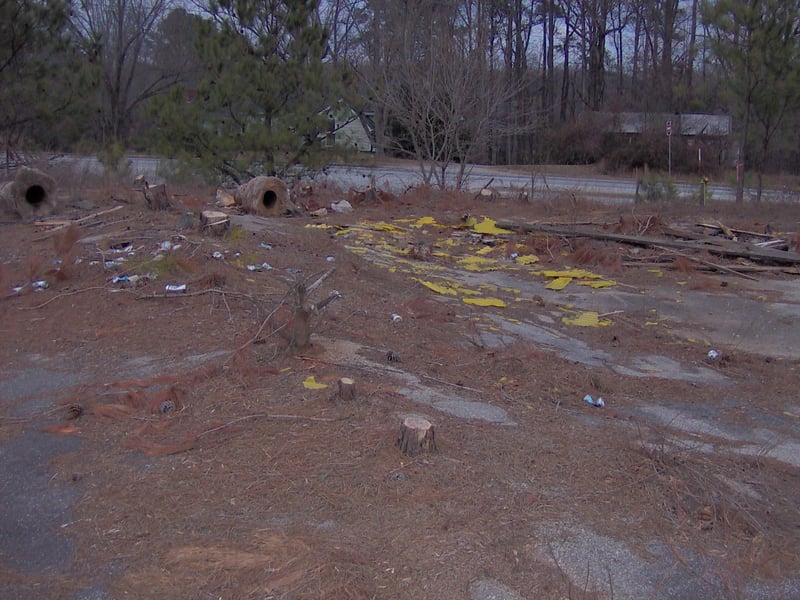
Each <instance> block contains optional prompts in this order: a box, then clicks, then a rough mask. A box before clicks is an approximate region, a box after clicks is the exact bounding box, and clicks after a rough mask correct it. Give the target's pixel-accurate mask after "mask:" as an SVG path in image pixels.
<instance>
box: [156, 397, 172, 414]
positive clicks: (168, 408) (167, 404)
mask: <svg viewBox="0 0 800 600" xmlns="http://www.w3.org/2000/svg"><path fill="white" fill-rule="evenodd" d="M174 410H175V402H174V401H172V400H164V401H163V402H162V403H161V404H160V405H159V406H158V412H160V413H161V414H162V415H165V414H167V413H170V412H172V411H174Z"/></svg>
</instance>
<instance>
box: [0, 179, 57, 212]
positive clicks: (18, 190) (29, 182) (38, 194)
mask: <svg viewBox="0 0 800 600" xmlns="http://www.w3.org/2000/svg"><path fill="white" fill-rule="evenodd" d="M55 191H56V182H55V180H54V179H53V178H52V177H50V175H48V174H47V173H44V172H42V171H39V170H38V169H32V168H30V167H20V168H19V170H18V171H17V174H16V176H15V177H14V180H13V181H9V182H7V183H5V184H3V185H2V187H0V207H2V209H3V210H4V211H5V212H7V213H10V214H13V215H16V216H18V217H19V218H21V219H23V220H25V221H33V220H34V219H36V218H39V217H42V216H46V215H49V214H52V213H53V212H54V211H55V208H56V201H55Z"/></svg>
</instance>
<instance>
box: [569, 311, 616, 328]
mask: <svg viewBox="0 0 800 600" xmlns="http://www.w3.org/2000/svg"><path fill="white" fill-rule="evenodd" d="M561 321H562V322H564V323H566V324H567V325H575V326H577V327H605V326H606V325H610V324H611V321H609V320H608V319H601V318H600V317H599V316H598V314H597V313H596V312H595V311H587V312H583V313H579V314H578V315H577V316H575V317H562V318H561Z"/></svg>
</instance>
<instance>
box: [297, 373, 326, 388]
mask: <svg viewBox="0 0 800 600" xmlns="http://www.w3.org/2000/svg"><path fill="white" fill-rule="evenodd" d="M303 387H304V388H306V389H307V390H321V389H324V388H326V387H328V385H327V384H325V383H317V380H316V379H315V378H314V376H313V375H309V376H308V377H306V378H305V381H303Z"/></svg>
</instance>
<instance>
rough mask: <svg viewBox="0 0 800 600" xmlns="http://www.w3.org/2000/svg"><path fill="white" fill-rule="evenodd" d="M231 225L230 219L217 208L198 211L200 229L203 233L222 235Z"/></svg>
mask: <svg viewBox="0 0 800 600" xmlns="http://www.w3.org/2000/svg"><path fill="white" fill-rule="evenodd" d="M230 227H231V219H230V217H229V216H228V215H226V214H225V213H224V212H219V211H218V210H204V211H202V212H201V213H200V229H202V230H203V233H210V234H211V235H217V236H223V235H225V232H227V231H228V229H230Z"/></svg>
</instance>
